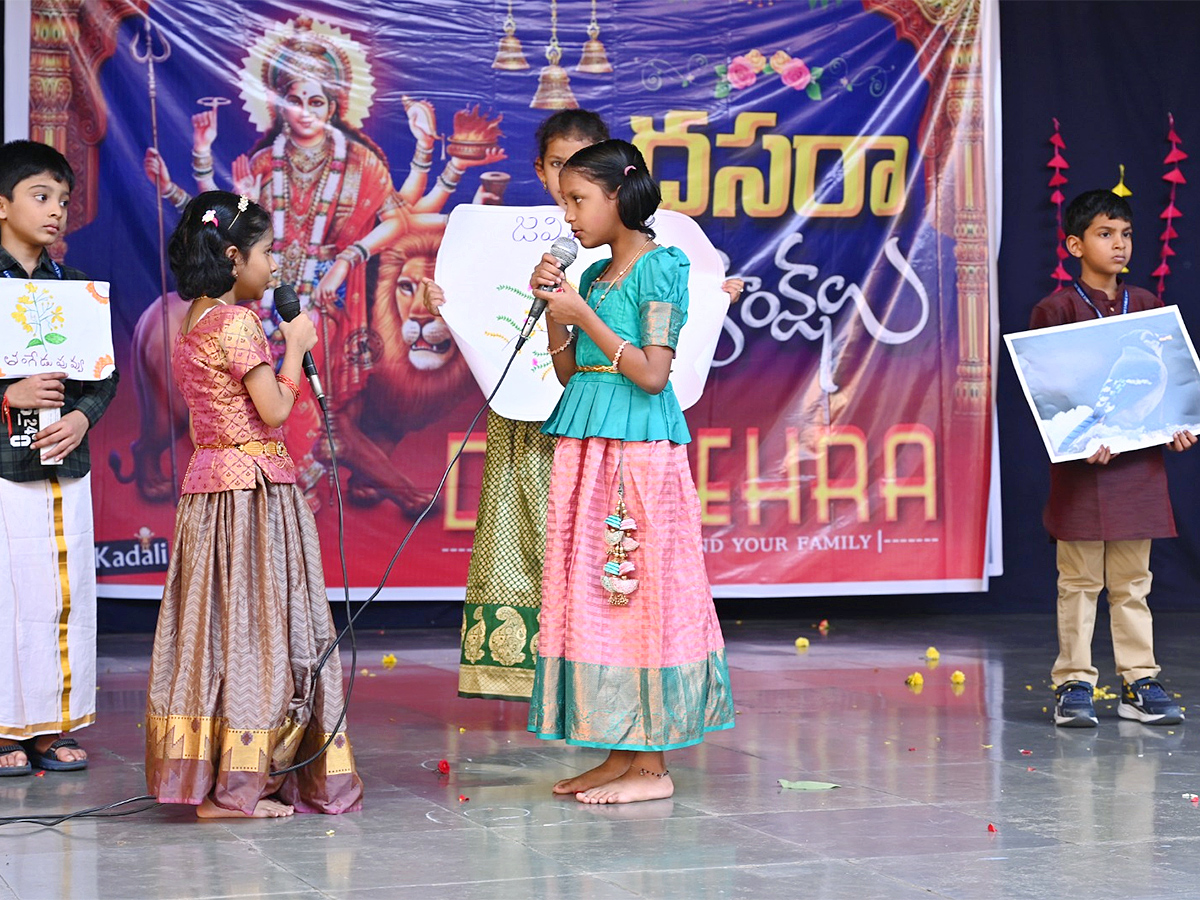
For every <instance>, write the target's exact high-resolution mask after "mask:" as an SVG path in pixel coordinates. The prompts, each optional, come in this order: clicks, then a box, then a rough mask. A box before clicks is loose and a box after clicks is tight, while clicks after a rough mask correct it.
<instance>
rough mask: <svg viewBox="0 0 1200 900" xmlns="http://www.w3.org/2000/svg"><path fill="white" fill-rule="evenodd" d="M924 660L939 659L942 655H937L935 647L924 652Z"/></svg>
mask: <svg viewBox="0 0 1200 900" xmlns="http://www.w3.org/2000/svg"><path fill="white" fill-rule="evenodd" d="M925 658H926V659H941V658H942V654H940V653H938V648H937V647H930V648H929V649H928V650H926V651H925Z"/></svg>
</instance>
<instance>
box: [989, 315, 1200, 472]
mask: <svg viewBox="0 0 1200 900" xmlns="http://www.w3.org/2000/svg"><path fill="white" fill-rule="evenodd" d="M1004 340H1005V343H1006V344H1007V345H1008V349H1009V353H1010V354H1011V355H1012V358H1013V362H1014V364H1015V365H1016V368H1017V374H1018V377H1019V378H1020V380H1021V386H1022V387H1023V388H1024V390H1025V397H1026V399H1027V400H1028V401H1029V405H1030V408H1031V409H1032V410H1033V412H1034V416H1035V417H1036V419H1037V422H1038V427H1039V429H1040V430H1041V433H1042V440H1043V441H1044V443H1045V445H1046V449H1047V452H1048V453H1049V454H1050V459H1051V461H1052V462H1064V461H1066V460H1070V459H1086V458H1087V457H1089V456H1091V455H1092V454H1093V453H1094V452H1095V451H1096V449H1097V448H1099V447H1100V446H1101V445H1105V446H1107V447H1108V448H1109V449H1110V450H1112V451H1114V452H1118V453H1119V452H1122V451H1126V450H1136V449H1139V448H1141V447H1150V446H1155V445H1160V444H1166V443H1168V442H1169V441H1170V440H1171V438H1172V436H1173V435H1174V434H1175V433H1176V432H1177V431H1182V430H1185V429H1187V430H1190V431H1192V432H1193V433H1197V434H1200V362H1198V361H1197V358H1196V351H1195V348H1194V347H1193V346H1192V342H1191V338H1190V337H1189V336H1188V334H1187V330H1186V329H1185V328H1184V325H1183V320H1182V319H1181V318H1180V316H1179V311H1178V309H1177V307H1174V306H1169V307H1166V308H1164V309H1155V310H1148V311H1146V312H1141V313H1132V314H1129V315H1125V316H1113V317H1109V318H1105V319H1093V320H1090V321H1087V322H1079V323H1074V324H1071V325H1062V326H1058V327H1056V328H1044V329H1039V330H1037V331H1024V332H1019V333H1017V334H1010V335H1005V338H1004Z"/></svg>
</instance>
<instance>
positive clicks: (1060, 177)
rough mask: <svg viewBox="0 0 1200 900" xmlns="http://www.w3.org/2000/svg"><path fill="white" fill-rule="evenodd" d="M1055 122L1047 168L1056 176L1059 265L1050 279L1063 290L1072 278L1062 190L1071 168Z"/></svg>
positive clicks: (1052, 179) (1053, 198)
mask: <svg viewBox="0 0 1200 900" xmlns="http://www.w3.org/2000/svg"><path fill="white" fill-rule="evenodd" d="M1053 121H1054V134H1052V135H1050V146H1052V147H1053V148H1054V156H1053V157H1052V158H1051V159H1050V162H1048V163H1046V167H1047V168H1049V169H1053V170H1054V174H1053V175H1051V176H1050V187H1052V188H1053V189H1054V191H1053V193H1051V194H1050V202H1051V203H1053V204H1054V219H1055V225H1056V226H1057V227H1056V228H1055V234H1056V235H1057V239H1056V241H1055V244H1056V245H1057V250H1056V253H1057V254H1058V265H1057V266H1056V267H1055V269H1054V271H1053V272H1051V273H1050V277H1051V278H1053V279H1054V280H1055V281H1056V282H1058V286H1059V287H1060V288H1061V287H1062V286H1063V285H1064V284H1065V283H1066V282H1068V281H1070V280H1071V276H1070V275H1069V274H1068V273H1067V270H1066V269H1064V268H1063V260H1065V259H1066V258H1067V256H1068V255H1069V254H1068V253H1067V248H1066V247H1065V246H1063V241H1065V240H1066V239H1067V235H1066V233H1065V232H1064V231H1063V201H1064V200H1066V198H1065V197H1064V196H1063V192H1062V190H1061V188H1062V186H1063V185H1064V184H1066V183H1067V176H1066V175H1064V174H1063V170H1064V169H1069V168H1071V167H1070V166H1069V165H1068V164H1067V161H1066V159H1064V158H1063V151H1064V150H1066V149H1067V144H1066V142H1065V141H1064V140H1063V139H1062V134H1061V133H1060V132H1059V129H1058V119H1054V120H1053Z"/></svg>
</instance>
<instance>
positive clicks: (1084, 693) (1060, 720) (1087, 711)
mask: <svg viewBox="0 0 1200 900" xmlns="http://www.w3.org/2000/svg"><path fill="white" fill-rule="evenodd" d="M1054 697H1055V701H1054V724H1055V725H1058V726H1059V727H1061V728H1095V727H1096V726H1097V725H1099V724H1100V720H1099V719H1097V718H1096V707H1095V706H1093V705H1092V686H1091V685H1090V684H1088V683H1087V682H1086V681H1068V682H1067V683H1066V684H1061V685H1059V686H1058V690H1056V691H1055V692H1054Z"/></svg>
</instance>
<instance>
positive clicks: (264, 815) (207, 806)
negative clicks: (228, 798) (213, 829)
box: [196, 797, 296, 819]
mask: <svg viewBox="0 0 1200 900" xmlns="http://www.w3.org/2000/svg"><path fill="white" fill-rule="evenodd" d="M295 811H296V810H294V809H293V808H292V807H290V806H288V805H287V804H286V803H280V802H279V801H278V800H271V799H269V798H267V799H263V800H259V801H258V803H257V804H255V806H254V812H252V813H250V815H246V814H245V813H244V812H241V811H239V810H236V809H226V808H225V807H223V806H217V804H215V803H213V802H212V800H210V799H209V798H208V797H205V798H204V800H203V801H201V803H200V805H199V806H197V807H196V817H197V818H199V819H281V818H284V817H285V816H290V815H292V814H293V813H294V812H295Z"/></svg>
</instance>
